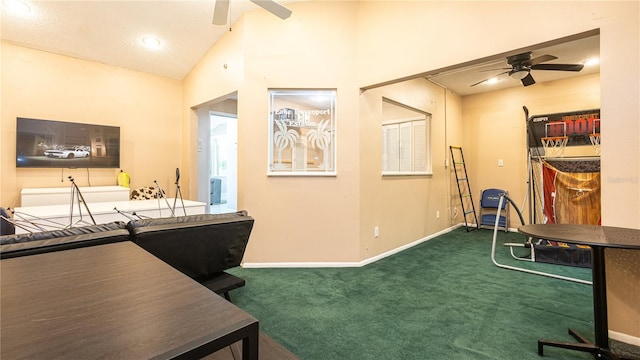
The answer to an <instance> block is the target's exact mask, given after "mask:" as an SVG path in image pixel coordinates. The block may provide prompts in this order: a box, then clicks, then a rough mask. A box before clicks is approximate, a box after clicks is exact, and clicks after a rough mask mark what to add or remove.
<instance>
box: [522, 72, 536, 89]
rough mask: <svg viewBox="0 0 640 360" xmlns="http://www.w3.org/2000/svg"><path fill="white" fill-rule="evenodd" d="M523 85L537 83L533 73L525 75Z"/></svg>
mask: <svg viewBox="0 0 640 360" xmlns="http://www.w3.org/2000/svg"><path fill="white" fill-rule="evenodd" d="M520 81H522V85H524V86H529V85H533V84H535V83H536V81H535V80H533V76H531V73H529V75H527V76H525V77H523V78H522V80H520Z"/></svg>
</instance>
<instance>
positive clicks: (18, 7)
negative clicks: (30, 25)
mask: <svg viewBox="0 0 640 360" xmlns="http://www.w3.org/2000/svg"><path fill="white" fill-rule="evenodd" d="M2 6H3V7H4V8H5V9H6V11H7V12H10V13H14V14H27V13H30V12H31V8H30V7H29V5H27V4H26V3H24V2H22V1H20V0H2Z"/></svg>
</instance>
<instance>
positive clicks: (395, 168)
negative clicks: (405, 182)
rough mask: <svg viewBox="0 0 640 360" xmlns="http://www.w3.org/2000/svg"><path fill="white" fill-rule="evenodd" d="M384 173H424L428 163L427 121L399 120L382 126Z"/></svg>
mask: <svg viewBox="0 0 640 360" xmlns="http://www.w3.org/2000/svg"><path fill="white" fill-rule="evenodd" d="M382 129H383V135H382V138H383V139H382V142H383V144H382V172H383V174H387V175H393V174H401V175H404V174H408V175H411V174H415V173H419V174H424V173H426V172H427V171H428V170H429V169H428V164H427V159H428V158H427V156H428V154H427V141H428V133H427V130H428V128H427V123H426V120H424V118H422V119H419V120H410V121H398V122H392V123H387V124H385V125H383V126H382Z"/></svg>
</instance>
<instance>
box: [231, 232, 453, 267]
mask: <svg viewBox="0 0 640 360" xmlns="http://www.w3.org/2000/svg"><path fill="white" fill-rule="evenodd" d="M461 226H463V225H462V224H457V225H454V226H451V227H449V228H447V229H444V230H442V231H439V232H437V233H435V234H431V235H429V236H426V237H423V238H422V239H418V240H416V241H414V242H411V243H409V244H406V245H402V246H400V247H397V248H395V249H392V250H389V251H387V252H384V253H382V254H379V255H376V256H374V257H371V258H368V259H365V260H362V261H357V262H352V261H347V262H278V263H276V262H269V263H256V262H245V263H242V265H241V266H242V267H243V268H247V269H257V268H340V267H362V266H365V265H369V264H372V263H374V262H376V261H378V260H380V259H384V258H386V257H388V256H391V255H393V254H397V253H399V252H401V251H403V250H406V249H409V248H411V247H414V246H416V245H419V244H421V243H423V242H425V241H427V240H431V239H433V238H435V237H437V236H440V235H443V234H446V233H448V232H451V231H453V230H454V229H457V228H459V227H461Z"/></svg>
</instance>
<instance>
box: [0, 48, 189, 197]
mask: <svg viewBox="0 0 640 360" xmlns="http://www.w3.org/2000/svg"><path fill="white" fill-rule="evenodd" d="M180 85H181V84H180V82H179V81H177V80H170V79H167V78H163V77H159V76H155V75H150V74H145V73H141V72H136V71H131V70H125V69H121V68H117V67H113V66H107V65H102V64H98V63H95V62H89V61H84V60H78V59H74V58H70V57H66V56H60V55H54V54H51V53H47V52H42V51H37V50H31V49H27V48H23V47H19V46H15V45H11V44H7V43H4V42H3V43H2V83H1V86H2V100H1V101H2V112H1V116H2V118H1V129H2V135H1V136H0V139H1V145H0V146H1V150H0V151H1V155H0V156H1V159H2V165H1V167H2V177H1V179H0V181H1V182H2V183H1V186H0V204H2V206H3V207H17V206H20V191H21V189H22V188H25V187H67V186H70V183H69V181H67V176H69V175H71V176H73V177H74V179H75V181H76V183H77V184H78V185H79V186H89V185H92V186H96V185H115V184H116V176H117V173H118V171H119V169H89V170H88V171H87V169H63V170H60V169H36V168H34V169H24V168H21V169H16V166H15V165H16V163H15V155H16V143H15V142H16V117H29V118H36V119H49V120H61V121H71V122H83V123H90V124H102V125H111V126H119V127H120V133H121V144H122V148H121V153H120V165H121V168H122V169H124V170H125V171H127V172H129V173H130V174H131V186H133V187H135V186H145V185H152V184H153V180H158V183H159V184H160V186H162V187H163V188H164V189H165V190H166V191H168V192H169V194H170V195H172V194H173V192H174V189H172V188H171V185H172V184H173V181H174V179H175V168H176V167H178V166H179V164H180V151H181V145H180V138H179V137H176V134H179V133H180V93H181V88H180Z"/></svg>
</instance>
